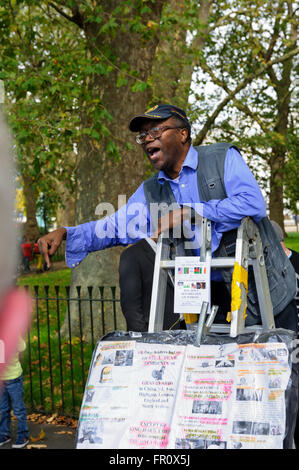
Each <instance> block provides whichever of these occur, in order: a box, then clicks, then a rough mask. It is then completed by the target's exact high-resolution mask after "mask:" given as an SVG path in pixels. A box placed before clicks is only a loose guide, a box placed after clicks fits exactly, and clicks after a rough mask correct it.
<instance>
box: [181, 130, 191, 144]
mask: <svg viewBox="0 0 299 470" xmlns="http://www.w3.org/2000/svg"><path fill="white" fill-rule="evenodd" d="M182 135H183V144H186V142H187V140H188V135H189V132H188V129H186V128H184V129H182Z"/></svg>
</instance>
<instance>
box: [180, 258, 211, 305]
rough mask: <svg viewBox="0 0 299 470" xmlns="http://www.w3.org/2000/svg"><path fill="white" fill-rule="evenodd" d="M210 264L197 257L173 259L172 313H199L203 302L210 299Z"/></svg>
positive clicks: (208, 301)
mask: <svg viewBox="0 0 299 470" xmlns="http://www.w3.org/2000/svg"><path fill="white" fill-rule="evenodd" d="M210 279H211V262H202V261H200V257H199V256H177V257H176V259H175V288H174V311H175V312H176V313H200V311H201V306H202V303H203V302H207V303H208V304H209V309H208V312H209V311H210V298H211V283H210Z"/></svg>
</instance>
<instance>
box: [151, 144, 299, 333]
mask: <svg viewBox="0 0 299 470" xmlns="http://www.w3.org/2000/svg"><path fill="white" fill-rule="evenodd" d="M231 147H235V146H234V145H232V144H227V143H218V144H212V145H207V146H199V147H195V148H196V150H197V153H198V166H197V181H198V193H199V198H200V201H206V202H207V201H209V200H210V199H225V198H226V197H227V194H226V189H225V185H224V165H225V158H226V153H227V150H228V149H229V148H231ZM235 148H236V149H237V150H238V148H237V147H235ZM238 151H239V150H238ZM144 194H145V198H146V201H147V204H148V207H149V208H150V204H152V203H158V204H161V203H162V202H163V203H166V204H165V206H166V205H172V209H171V210H173V207H174V204H175V203H176V201H175V198H174V195H173V192H172V189H171V186H170V184H169V182H168V181H164V183H163V184H161V183H160V182H159V181H158V178H157V175H154V176H152V177H151V178H149V179H148V180H146V181H145V182H144ZM164 212H165V211H164ZM245 216H246V214H244V217H245ZM257 226H258V228H259V232H260V237H261V240H262V244H263V251H264V256H265V263H266V269H267V274H268V282H269V289H270V295H271V300H272V305H273V314H274V315H278V314H279V313H280V312H282V310H283V309H284V308H285V307H286V306H287V305H288V304H289V303H290V301H291V300H292V299H293V298H294V297H295V293H296V276H295V271H294V268H293V266H292V264H291V263H290V261H289V259H288V257H287V256H286V254H285V252H284V251H283V248H282V246H281V244H280V242H279V240H278V238H277V235H276V233H275V232H274V229H273V227H272V224H271V222H270V220H269V218H268V217H265V218H263V219H262V220H261V221H260V222H258V223H257ZM236 237H237V230H231V231H229V232H226V233H224V234H223V236H222V239H221V242H220V245H219V247H218V248H217V250H216V251H215V252H214V253H213V257H227V256H234V254H235V246H236ZM221 273H222V276H223V279H224V281H225V283H226V285H227V287H228V289H229V291H230V286H231V279H232V269H222V270H221ZM246 313H247V318H246V325H254V324H256V323H259V322H260V319H261V317H260V311H259V305H258V297H257V292H256V287H255V282H254V275H253V269H252V267H251V266H250V267H249V269H248V295H247V312H246Z"/></svg>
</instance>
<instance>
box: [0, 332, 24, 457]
mask: <svg viewBox="0 0 299 470" xmlns="http://www.w3.org/2000/svg"><path fill="white" fill-rule="evenodd" d="M25 349H26V344H25V341H24V340H23V339H21V340H20V342H19V348H18V352H17V353H16V354H15V356H14V357H13V358H12V359H11V360H10V362H9V363H8V364H7V367H6V370H5V371H4V372H3V373H2V375H1V376H0V446H3V445H4V444H7V443H8V442H10V441H11V438H10V435H11V434H10V433H11V429H10V427H11V410H13V413H14V416H15V417H16V418H17V420H18V428H17V436H16V442H15V443H14V444H13V445H12V447H13V448H15V449H21V448H23V447H25V446H26V445H27V444H28V442H29V430H28V425H27V412H26V407H25V404H24V400H23V369H22V365H21V363H20V360H19V353H21V352H23V351H24V350H25Z"/></svg>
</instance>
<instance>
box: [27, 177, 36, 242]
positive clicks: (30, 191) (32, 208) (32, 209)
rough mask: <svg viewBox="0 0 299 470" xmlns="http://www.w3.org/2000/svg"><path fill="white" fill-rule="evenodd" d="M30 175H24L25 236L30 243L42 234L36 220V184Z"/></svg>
mask: <svg viewBox="0 0 299 470" xmlns="http://www.w3.org/2000/svg"><path fill="white" fill-rule="evenodd" d="M33 183H34V182H33V180H32V178H30V176H28V175H25V176H23V191H24V198H25V207H26V217H27V221H26V224H25V233H24V235H25V237H26V239H27V240H28V241H29V242H30V243H34V242H35V240H36V238H38V237H39V236H40V233H39V229H38V225H37V220H36V199H37V194H36V192H35V191H34V184H33Z"/></svg>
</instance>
